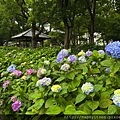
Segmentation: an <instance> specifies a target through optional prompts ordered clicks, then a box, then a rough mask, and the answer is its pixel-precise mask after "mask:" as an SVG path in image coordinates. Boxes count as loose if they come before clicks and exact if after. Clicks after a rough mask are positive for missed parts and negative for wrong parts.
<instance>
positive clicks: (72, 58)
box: [67, 55, 77, 62]
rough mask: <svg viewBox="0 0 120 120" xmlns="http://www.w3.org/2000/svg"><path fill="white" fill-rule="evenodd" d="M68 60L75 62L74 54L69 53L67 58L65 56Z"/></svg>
mask: <svg viewBox="0 0 120 120" xmlns="http://www.w3.org/2000/svg"><path fill="white" fill-rule="evenodd" d="M67 60H68V62H76V60H77V57H76V56H75V55H70V56H69V57H68V58H67Z"/></svg>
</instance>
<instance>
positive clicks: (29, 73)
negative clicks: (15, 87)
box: [26, 69, 34, 75]
mask: <svg viewBox="0 0 120 120" xmlns="http://www.w3.org/2000/svg"><path fill="white" fill-rule="evenodd" d="M33 73H34V69H27V70H26V74H27V75H31V74H33Z"/></svg>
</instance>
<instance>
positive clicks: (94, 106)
mask: <svg viewBox="0 0 120 120" xmlns="http://www.w3.org/2000/svg"><path fill="white" fill-rule="evenodd" d="M87 105H88V106H89V107H90V108H91V109H92V111H94V110H95V109H97V108H98V106H99V102H98V101H88V102H87Z"/></svg>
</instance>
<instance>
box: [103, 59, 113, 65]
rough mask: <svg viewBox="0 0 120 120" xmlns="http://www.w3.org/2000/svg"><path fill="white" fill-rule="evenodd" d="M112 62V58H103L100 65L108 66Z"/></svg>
mask: <svg viewBox="0 0 120 120" xmlns="http://www.w3.org/2000/svg"><path fill="white" fill-rule="evenodd" d="M113 63H114V60H113V59H109V60H103V61H102V62H101V65H102V66H107V67H110V66H111V65H113Z"/></svg>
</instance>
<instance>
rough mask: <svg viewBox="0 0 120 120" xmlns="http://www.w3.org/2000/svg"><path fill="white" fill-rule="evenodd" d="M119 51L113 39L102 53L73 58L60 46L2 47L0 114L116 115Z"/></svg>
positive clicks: (119, 91)
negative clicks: (32, 47)
mask: <svg viewBox="0 0 120 120" xmlns="http://www.w3.org/2000/svg"><path fill="white" fill-rule="evenodd" d="M119 47H120V42H118V41H117V42H114V43H110V44H109V45H107V46H106V47H105V51H103V50H99V51H96V50H94V51H90V50H89V51H80V52H79V53H78V54H77V55H74V54H72V53H70V51H69V50H65V49H62V50H60V49H58V48H57V49H56V48H49V49H42V50H39V49H36V50H34V51H31V50H30V49H26V50H10V51H9V52H8V51H7V52H6V50H2V49H1V52H2V54H1V58H0V67H1V70H0V73H1V78H0V85H1V88H0V102H1V108H2V112H3V113H4V114H18V113H19V114H26V115H28V114H40V115H42V114H47V115H60V114H63V115H70V114H72V115H80V114H82V115H83V114H84V115H94V114H97V115H99V114H102V115H106V114H119V112H120V108H119V107H120V79H119V78H120V61H119V55H120V51H118V49H119ZM59 50H60V51H59ZM116 50H117V51H116ZM58 51H59V52H58Z"/></svg>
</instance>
